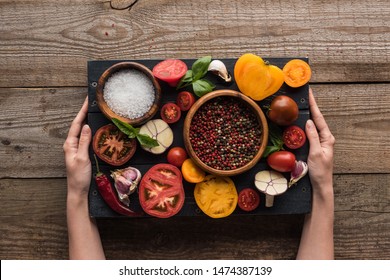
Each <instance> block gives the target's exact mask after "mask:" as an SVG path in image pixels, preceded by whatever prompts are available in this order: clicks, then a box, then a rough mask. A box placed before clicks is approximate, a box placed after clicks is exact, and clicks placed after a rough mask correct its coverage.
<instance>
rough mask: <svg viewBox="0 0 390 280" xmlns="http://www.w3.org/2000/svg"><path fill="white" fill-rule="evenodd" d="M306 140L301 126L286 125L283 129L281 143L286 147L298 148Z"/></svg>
mask: <svg viewBox="0 0 390 280" xmlns="http://www.w3.org/2000/svg"><path fill="white" fill-rule="evenodd" d="M305 142H306V134H305V132H304V131H303V129H302V128H300V127H299V126H296V125H292V126H289V127H287V128H286V129H285V130H284V131H283V143H284V144H285V145H286V147H287V148H290V149H298V148H300V147H302V146H303V145H304V144H305Z"/></svg>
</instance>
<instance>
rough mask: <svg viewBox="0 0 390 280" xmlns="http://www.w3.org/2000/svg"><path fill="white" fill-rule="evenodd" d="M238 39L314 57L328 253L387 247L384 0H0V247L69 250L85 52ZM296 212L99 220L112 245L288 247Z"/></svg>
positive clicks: (174, 255)
mask: <svg viewBox="0 0 390 280" xmlns="http://www.w3.org/2000/svg"><path fill="white" fill-rule="evenodd" d="M133 2H134V3H133ZM110 4H111V5H110ZM126 7H129V8H126ZM115 8H116V9H115ZM118 8H124V9H118ZM245 52H253V53H256V54H258V55H260V56H264V57H296V56H298V57H299V56H300V57H302V56H308V57H309V58H310V61H311V65H312V69H313V77H312V80H311V86H312V88H313V90H314V93H315V96H316V98H317V101H318V104H319V107H320V109H321V110H322V112H323V114H324V115H325V118H326V120H327V122H328V124H329V126H330V128H331V130H332V132H333V134H334V136H335V137H336V147H335V167H334V190H335V205H336V206H335V208H336V209H335V212H336V213H335V256H336V258H337V259H390V205H389V187H390V159H389V158H390V145H389V140H390V84H389V82H390V2H389V1H388V0H372V1H366V0H327V1H322V0H313V1H309V0H281V1H270V0H269V1H268V0H267V1H255V0H246V1H238V0H237V1H221V0H219V1H217V0H199V1H187V0H180V1H179V0H176V1H175V0H154V1H151V0H150V1H148V0H139V1H137V0H135V1H92V0H85V1H75V0H69V1H57V0H45V1H43V0H20V1H5V0H0V72H1V75H0V119H1V122H0V205H1V212H0V225H1V229H0V258H1V259H66V258H68V251H67V250H68V240H67V228H66V219H65V199H66V173H65V165H64V159H63V151H62V145H63V142H64V140H65V138H66V136H67V133H68V128H69V125H70V123H71V121H72V120H73V118H74V116H75V115H76V113H77V112H78V110H79V109H80V106H81V104H82V102H83V100H84V98H85V96H86V94H87V61H88V60H96V59H100V60H106V59H162V58H168V57H175V58H198V57H201V56H204V55H212V56H213V57H220V58H235V57H238V56H240V55H241V54H243V53H245ZM302 223H303V216H300V215H293V216H290V215H289V216H247V217H230V218H226V219H220V220H212V219H209V218H206V217H204V218H201V217H196V218H190V217H176V218H171V219H168V220H160V219H129V220H99V222H98V225H99V228H100V232H101V237H102V241H103V245H104V248H105V251H106V255H107V257H108V258H110V259H293V258H295V256H296V253H297V249H298V245H299V239H300V234H301V229H302Z"/></svg>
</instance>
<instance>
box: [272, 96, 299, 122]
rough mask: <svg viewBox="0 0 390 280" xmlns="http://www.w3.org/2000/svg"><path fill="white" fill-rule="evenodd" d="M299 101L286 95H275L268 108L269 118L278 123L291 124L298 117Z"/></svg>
mask: <svg viewBox="0 0 390 280" xmlns="http://www.w3.org/2000/svg"><path fill="white" fill-rule="evenodd" d="M298 114H299V109H298V105H297V103H295V101H294V100H293V99H291V98H290V97H288V96H286V95H279V96H277V97H275V98H274V99H273V100H272V102H271V105H270V108H269V110H268V117H269V119H270V120H271V121H272V122H274V123H276V124H277V125H283V126H284V125H290V124H292V123H293V122H295V121H296V120H297V119H298Z"/></svg>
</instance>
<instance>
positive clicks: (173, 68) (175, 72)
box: [153, 59, 188, 87]
mask: <svg viewBox="0 0 390 280" xmlns="http://www.w3.org/2000/svg"><path fill="white" fill-rule="evenodd" d="M187 70H188V68H187V65H186V64H185V63H184V62H183V61H181V60H179V59H166V60H163V61H161V62H160V63H158V64H157V65H156V66H154V67H153V75H154V76H155V77H156V78H158V79H160V80H162V81H164V82H167V83H168V84H169V85H170V86H172V87H175V86H177V84H178V83H179V81H180V79H181V78H182V77H183V76H184V75H185V73H186V72H187Z"/></svg>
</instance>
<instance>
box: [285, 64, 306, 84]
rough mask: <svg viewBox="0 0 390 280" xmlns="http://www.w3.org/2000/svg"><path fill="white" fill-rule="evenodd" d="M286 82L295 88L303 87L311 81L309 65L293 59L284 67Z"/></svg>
mask: <svg viewBox="0 0 390 280" xmlns="http://www.w3.org/2000/svg"><path fill="white" fill-rule="evenodd" d="M283 74H284V81H285V82H286V84H287V85H289V86H290V87H293V88H297V87H301V86H303V85H305V84H306V83H307V82H309V81H310V78H311V69H310V66H309V64H307V63H306V62H305V61H303V60H301V59H293V60H290V61H289V62H287V63H286V65H285V66H284V67H283Z"/></svg>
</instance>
